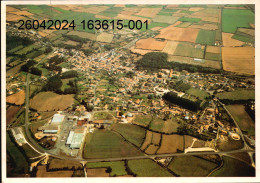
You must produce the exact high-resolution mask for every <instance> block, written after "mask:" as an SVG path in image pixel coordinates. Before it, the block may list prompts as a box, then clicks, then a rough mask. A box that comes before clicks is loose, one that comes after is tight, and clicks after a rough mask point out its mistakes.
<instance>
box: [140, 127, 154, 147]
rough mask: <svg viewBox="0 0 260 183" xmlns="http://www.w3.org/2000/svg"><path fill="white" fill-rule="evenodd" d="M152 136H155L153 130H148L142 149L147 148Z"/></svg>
mask: <svg viewBox="0 0 260 183" xmlns="http://www.w3.org/2000/svg"><path fill="white" fill-rule="evenodd" d="M152 138H153V132H151V131H149V130H146V135H145V140H144V142H143V144H142V146H141V148H140V149H141V150H142V151H143V150H145V148H147V146H148V145H149V144H150V143H151V141H152Z"/></svg>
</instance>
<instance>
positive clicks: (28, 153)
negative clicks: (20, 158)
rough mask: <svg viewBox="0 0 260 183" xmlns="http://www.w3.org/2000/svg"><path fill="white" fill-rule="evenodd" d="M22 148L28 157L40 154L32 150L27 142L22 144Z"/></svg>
mask: <svg viewBox="0 0 260 183" xmlns="http://www.w3.org/2000/svg"><path fill="white" fill-rule="evenodd" d="M22 148H23V150H24V151H25V154H26V156H27V157H28V158H33V157H37V156H40V154H39V153H37V152H36V151H35V150H33V149H32V148H31V147H30V146H29V145H28V144H24V145H23V146H22Z"/></svg>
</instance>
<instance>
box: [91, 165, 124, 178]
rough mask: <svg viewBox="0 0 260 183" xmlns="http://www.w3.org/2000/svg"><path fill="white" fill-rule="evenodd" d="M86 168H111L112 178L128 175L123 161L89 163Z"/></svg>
mask: <svg viewBox="0 0 260 183" xmlns="http://www.w3.org/2000/svg"><path fill="white" fill-rule="evenodd" d="M86 167H87V168H108V167H110V168H111V169H112V171H111V172H110V176H111V177H113V176H122V175H127V172H126V171H125V165H124V162H123V161H110V162H97V163H87V164H86Z"/></svg>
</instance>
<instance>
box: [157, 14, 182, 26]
mask: <svg viewBox="0 0 260 183" xmlns="http://www.w3.org/2000/svg"><path fill="white" fill-rule="evenodd" d="M179 18H180V17H173V16H171V17H170V16H165V15H157V16H156V17H154V19H153V22H158V23H166V24H174V23H175V22H177V20H178V19H179Z"/></svg>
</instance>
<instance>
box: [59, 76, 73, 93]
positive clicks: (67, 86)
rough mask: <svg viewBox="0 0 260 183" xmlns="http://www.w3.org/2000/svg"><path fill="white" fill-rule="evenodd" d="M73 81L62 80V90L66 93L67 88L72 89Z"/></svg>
mask: <svg viewBox="0 0 260 183" xmlns="http://www.w3.org/2000/svg"><path fill="white" fill-rule="evenodd" d="M70 80H71V78H69V79H62V80H61V81H62V86H61V90H62V91H64V90H65V89H66V88H70V85H68V84H69V81H70Z"/></svg>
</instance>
